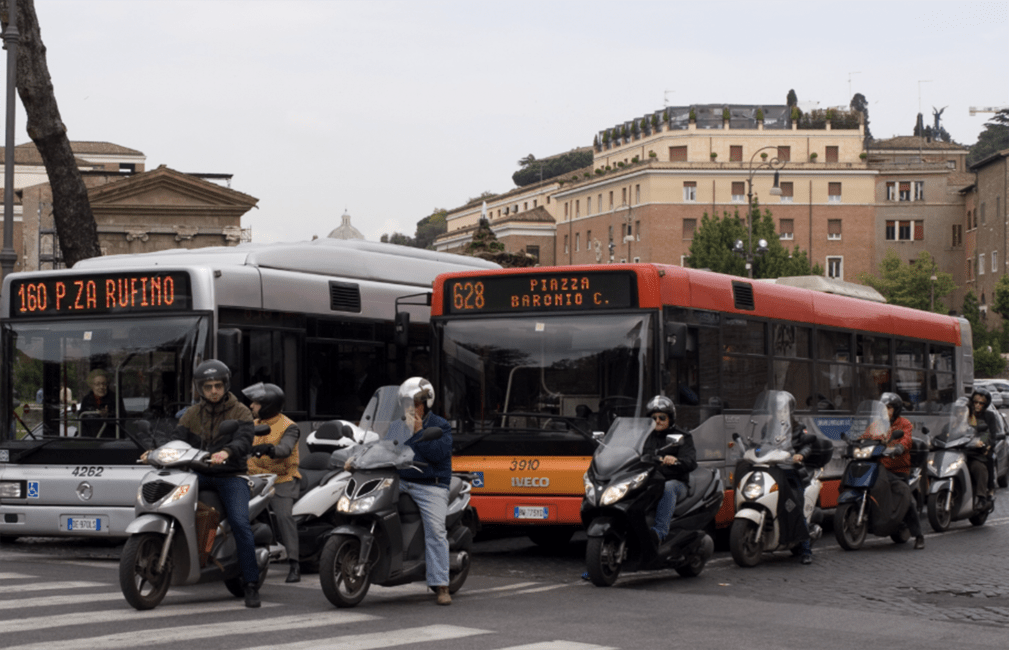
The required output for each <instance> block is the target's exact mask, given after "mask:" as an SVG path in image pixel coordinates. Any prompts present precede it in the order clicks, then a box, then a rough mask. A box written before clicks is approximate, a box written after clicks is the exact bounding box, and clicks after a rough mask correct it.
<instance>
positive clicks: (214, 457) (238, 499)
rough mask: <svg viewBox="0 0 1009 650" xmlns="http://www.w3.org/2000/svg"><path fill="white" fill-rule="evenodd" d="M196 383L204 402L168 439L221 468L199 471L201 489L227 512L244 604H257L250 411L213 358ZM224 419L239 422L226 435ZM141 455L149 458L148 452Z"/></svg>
mask: <svg viewBox="0 0 1009 650" xmlns="http://www.w3.org/2000/svg"><path fill="white" fill-rule="evenodd" d="M193 383H194V384H195V387H196V392H197V393H198V394H199V395H200V401H199V402H197V403H196V404H194V405H192V406H190V407H189V408H187V409H186V412H185V413H184V414H183V415H182V418H181V419H180V420H179V425H178V427H176V429H175V431H174V432H173V433H172V434H170V435H169V439H175V440H183V441H185V442H187V443H189V444H190V445H192V446H194V447H198V448H199V449H203V450H206V451H209V452H211V456H210V464H211V465H221V466H222V467H221V469H220V470H219V471H217V472H214V473H213V474H202V473H198V474H197V478H198V481H199V486H200V491H201V492H202V491H203V490H213V491H215V492H217V494H218V495H219V496H220V497H221V502H222V503H223V504H224V511H225V513H224V514H225V516H227V518H228V522H229V523H230V524H231V530H232V531H233V532H234V534H235V546H236V547H237V550H238V566H239V567H240V569H241V572H242V580H243V582H244V583H245V606H246V607H259V606H260V600H259V587H258V585H259V566H258V565H257V564H256V549H255V541H254V540H253V537H252V527H251V526H250V525H249V498H250V496H251V494H250V492H249V484H248V482H247V481H246V480H245V479H244V478H242V477H241V476H240V475H241V474H245V473H247V472H248V464H247V462H246V459H247V458H248V456H249V452H250V450H251V449H252V439H253V436H254V434H253V425H252V413H251V412H250V411H249V409H248V408H247V407H246V406H245V405H244V404H242V403H241V402H240V401H238V398H237V397H235V396H234V395H233V394H231V392H229V390H228V389H229V388H230V386H231V371H230V370H228V366H226V365H224V364H223V363H222V362H220V361H217V360H216V359H210V360H208V361H204V362H203V363H201V364H200V365H198V366H196V370H194V371H193ZM225 420H236V421H237V422H238V423H239V427H238V429H236V430H235V432H234V433H233V434H231V435H230V436H228V437H225V436H222V435H221V433H220V428H221V423H222V422H224V421H225ZM166 442H167V441H166ZM162 444H163V443H162ZM140 459H141V460H147V452H144V454H143V455H142V456H141V457H140Z"/></svg>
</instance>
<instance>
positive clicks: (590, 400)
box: [440, 313, 658, 455]
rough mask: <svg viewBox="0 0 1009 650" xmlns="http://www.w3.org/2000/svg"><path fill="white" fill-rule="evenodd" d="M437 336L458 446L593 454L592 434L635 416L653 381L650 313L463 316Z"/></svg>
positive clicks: (473, 449) (481, 450) (486, 451)
mask: <svg viewBox="0 0 1009 650" xmlns="http://www.w3.org/2000/svg"><path fill="white" fill-rule="evenodd" d="M440 336H441V344H442V352H443V354H442V367H441V371H442V381H441V383H442V386H444V390H445V408H446V412H447V413H451V414H452V415H453V417H454V418H456V422H455V423H454V424H455V430H456V433H455V442H456V447H457V453H458V452H460V451H463V450H465V451H466V452H467V453H483V454H494V453H517V452H516V445H521V444H522V443H523V442H525V443H531V444H534V445H536V447H537V449H538V453H544V452H543V448H542V444H543V443H557V445H555V446H554V448H555V449H557V450H558V451H557V453H564V452H563V451H562V448H563V447H564V444H563V443H565V442H568V443H571V445H568V453H578V454H587V455H591V454H592V451H593V450H594V445H593V444H592V443H591V442H589V440H588V438H589V437H590V436H591V432H592V431H605V430H606V429H607V428H608V427H609V425H610V423H611V422H612V421H613V420H614V419H615V418H616V417H618V416H633V415H638V414H639V413H640V412H641V408H642V406H643V405H644V403H645V402H646V401H647V399H648V397H649V395H648V394H647V393H648V392H649V391H650V390H652V387H654V386H656V385H657V383H658V382H656V381H655V377H654V368H653V359H654V357H655V356H656V355H655V354H654V351H653V346H654V338H655V337H654V314H650V313H634V314H593V317H592V318H585V317H584V315H578V316H546V315H538V316H536V317H522V318H487V319H484V318H480V319H459V320H454V321H448V322H444V323H443V324H442V325H441V333H440ZM502 431H503V432H505V433H507V434H509V435H506V436H498V435H492V434H495V433H498V432H502ZM478 444H479V446H477V445H478ZM495 449H496V450H497V451H495Z"/></svg>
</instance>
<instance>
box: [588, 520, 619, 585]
mask: <svg viewBox="0 0 1009 650" xmlns="http://www.w3.org/2000/svg"><path fill="white" fill-rule="evenodd" d="M620 547H621V543H620V538H619V537H618V536H617V535H616V534H615V533H613V532H609V531H608V532H606V533H604V534H603V535H602V537H590V538H589V543H588V546H586V547H585V568H586V569H588V572H589V579H590V580H592V584H594V585H595V586H597V587H609V586H611V585H612V584H613V583H614V582H616V581H617V576H619V575H620V566H621V565H622V564H623V557H621V551H620Z"/></svg>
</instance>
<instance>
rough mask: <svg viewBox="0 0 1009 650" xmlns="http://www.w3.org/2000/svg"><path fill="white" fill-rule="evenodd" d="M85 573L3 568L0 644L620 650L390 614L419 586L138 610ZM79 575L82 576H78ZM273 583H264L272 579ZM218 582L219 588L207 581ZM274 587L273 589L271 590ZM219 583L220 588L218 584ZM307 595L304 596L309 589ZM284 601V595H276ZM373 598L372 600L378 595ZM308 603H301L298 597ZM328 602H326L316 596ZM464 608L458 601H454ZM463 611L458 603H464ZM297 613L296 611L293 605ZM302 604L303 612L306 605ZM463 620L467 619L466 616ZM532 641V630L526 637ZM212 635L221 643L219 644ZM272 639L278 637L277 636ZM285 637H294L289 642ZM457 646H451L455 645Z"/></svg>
mask: <svg viewBox="0 0 1009 650" xmlns="http://www.w3.org/2000/svg"><path fill="white" fill-rule="evenodd" d="M113 568H115V567H114V565H107V569H109V570H107V571H103V572H99V575H98V576H97V578H96V575H95V572H91V573H89V575H88V576H87V578H89V579H78V580H54V579H52V578H47V577H45V576H42V575H35V574H33V573H32V572H30V571H25V570H19V571H0V639H2V640H3V643H2V644H0V645H2V647H4V648H5V650H61V649H67V650H69V649H71V648H72V649H73V650H80V648H81V647H82V646H83V647H92V648H101V649H102V650H121V649H126V648H136V647H141V646H143V647H150V648H160V647H165V648H168V647H171V648H177V647H180V646H182V647H185V646H187V645H188V646H195V645H196V644H197V643H198V644H199V646H200V647H228V648H231V647H235V648H237V647H241V648H252V649H253V650H327V649H332V650H336V649H339V650H382V649H384V648H392V649H396V650H408V649H410V648H414V647H418V648H431V647H439V648H447V647H452V648H465V647H476V646H477V645H479V647H481V648H483V649H485V650H617V649H616V648H613V647H611V646H604V645H597V644H592V643H584V642H580V641H567V640H563V639H553V638H549V632H545V633H544V636H546V637H547V638H545V639H543V640H541V641H535V642H532V643H523V644H520V645H508V638H507V637H504V636H503V635H502V634H501V632H500V631H498V630H494V629H486V627H483V626H480V625H479V624H478V625H475V626H472V627H470V626H466V625H459V624H458V623H459V622H460V618H459V617H458V616H455V617H451V616H449V615H448V614H451V613H452V612H453V611H454V610H457V609H459V608H457V607H453V608H452V609H451V610H447V609H442V608H437V609H432V610H429V611H428V613H429V614H435V615H436V616H431V615H427V616H424V617H422V619H423V620H422V623H423V624H417V623H418V621H417V620H416V619H414V620H409V621H408V620H405V619H403V618H396V617H393V616H383V615H382V614H384V613H388V612H389V611H390V610H389V608H388V607H383V606H381V603H388V604H392V605H395V604H396V602H397V601H400V600H401V601H403V602H405V603H409V602H410V601H412V600H421V599H423V600H425V601H430V600H431V596H430V594H429V593H428V592H426V591H425V590H424V589H423V586H422V585H416V584H414V585H403V586H400V587H391V588H373V589H372V590H371V592H369V595H368V596H367V599H366V602H368V601H371V602H372V603H374V604H377V605H379V606H378V607H377V608H371V609H369V608H367V607H365V606H363V605H362V606H361V607H359V608H355V609H337V608H331V607H329V606H328V604H324V605H321V604H320V602H319V600H312V601H306V600H305V599H301V598H294V599H292V598H287V599H286V601H285V602H275V601H274V600H271V598H270V596H271V592H272V594H277V593H278V592H279V590H281V589H285V588H286V589H288V591H287V592H286V593H287V594H294V595H296V596H297V595H298V594H299V593H304V592H302V590H303V589H311V590H313V591H315V592H317V594H318V596H319V597H321V593H318V592H319V586H318V582H317V581H316V580H313V579H312V578H309V577H308V576H306V578H307V579H306V580H304V581H303V582H301V583H296V584H294V585H284V586H283V587H281V586H280V583H279V582H278V583H273V584H268V586H267V588H266V589H264V596H263V606H262V608H261V609H259V610H248V609H246V608H245V607H244V606H243V603H242V601H241V600H240V599H232V598H229V597H222V596H221V595H220V593H219V591H213V592H212V591H210V587H211V585H198V586H195V587H178V588H173V589H172V590H170V591H169V596H168V598H166V600H165V602H164V603H162V605H161V606H159V607H157V608H155V609H153V610H149V611H143V612H138V611H136V610H134V609H132V608H131V607H129V606H128V605H127V604H126V603H125V600H124V599H123V596H122V593H121V592H120V590H119V585H118V575H117V572H115V571H112V570H111V569H113ZM82 577H83V576H82ZM268 582H269V581H268ZM213 586H217V587H221V586H220V585H213ZM564 587H565V585H563V584H560V585H553V584H544V583H536V582H511V583H508V584H491V585H490V586H483V587H482V588H479V587H477V588H473V589H466V590H465V602H466V604H467V605H469V606H472V605H474V604H476V603H477V602H478V601H480V600H496V599H502V598H508V597H513V596H520V595H523V594H534V593H540V592H544V591H550V590H553V589H560V588H564ZM274 588H276V589H277V590H278V591H273V589H274ZM221 589H223V587H221ZM305 595H306V596H307V594H305ZM277 600H281V599H279V598H278V599H277ZM376 601H377V602H376ZM303 602H308V603H310V605H309V606H307V607H304V608H302V607H299V604H300V603H303ZM322 602H323V603H324V601H322ZM459 605H460V606H463V604H462V602H460V603H459ZM460 608H461V607H460ZM299 610H302V611H299ZM305 610H308V611H305ZM462 620H463V622H465V621H466V619H462ZM524 638H525V639H526V640H528V636H524ZM215 639H218V640H220V642H219V643H215ZM278 639H280V641H279V642H278ZM286 639H297V640H294V641H286V642H285V640H286ZM453 644H454V645H453Z"/></svg>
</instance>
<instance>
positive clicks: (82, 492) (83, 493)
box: [77, 481, 92, 501]
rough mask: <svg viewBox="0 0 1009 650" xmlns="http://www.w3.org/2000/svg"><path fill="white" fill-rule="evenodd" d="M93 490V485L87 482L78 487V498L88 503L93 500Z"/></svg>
mask: <svg viewBox="0 0 1009 650" xmlns="http://www.w3.org/2000/svg"><path fill="white" fill-rule="evenodd" d="M91 495H92V490H91V484H90V483H88V482H87V481H85V482H84V483H81V484H80V485H78V486H77V496H78V497H80V500H81V501H88V500H89V499H91Z"/></svg>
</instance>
